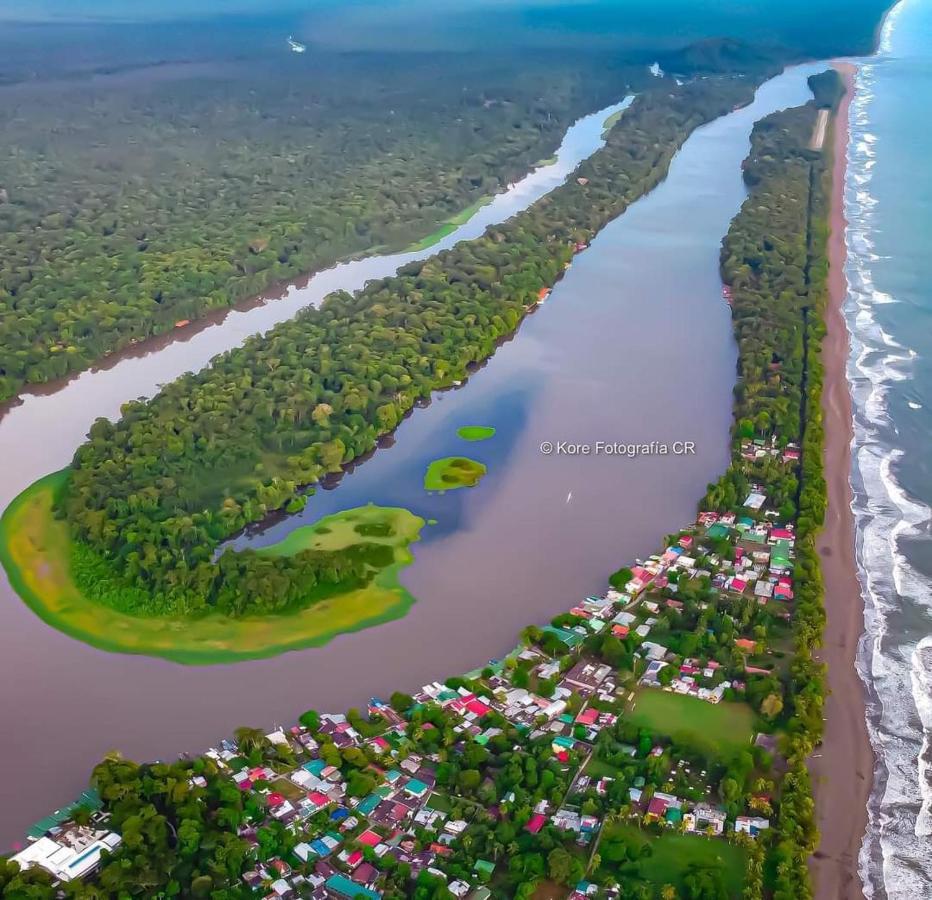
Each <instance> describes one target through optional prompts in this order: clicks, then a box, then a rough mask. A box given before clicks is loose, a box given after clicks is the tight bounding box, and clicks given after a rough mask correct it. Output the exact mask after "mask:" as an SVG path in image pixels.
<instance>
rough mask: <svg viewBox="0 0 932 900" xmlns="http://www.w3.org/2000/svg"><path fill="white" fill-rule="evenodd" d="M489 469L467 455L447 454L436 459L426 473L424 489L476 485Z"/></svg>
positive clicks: (448, 488) (450, 488)
mask: <svg viewBox="0 0 932 900" xmlns="http://www.w3.org/2000/svg"><path fill="white" fill-rule="evenodd" d="M486 471H487V469H486V467H485V466H484V465H483V464H482V463H481V462H477V461H476V460H474V459H469V458H468V457H466V456H445V457H444V458H443V459H435V460H434V461H433V462H432V463H431V464H430V465H429V466H428V467H427V472H426V473H425V474H424V489H425V490H428V491H453V490H456V489H457V488H465V487H475V486H476V485H477V484H478V483H479V482H480V481H481V480H482V476H483V475H485V473H486Z"/></svg>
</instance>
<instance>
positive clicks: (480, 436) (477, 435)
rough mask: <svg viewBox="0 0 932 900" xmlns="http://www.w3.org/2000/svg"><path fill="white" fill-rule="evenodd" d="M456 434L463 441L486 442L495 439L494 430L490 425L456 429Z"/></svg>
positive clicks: (467, 426)
mask: <svg viewBox="0 0 932 900" xmlns="http://www.w3.org/2000/svg"><path fill="white" fill-rule="evenodd" d="M456 433H457V435H459V437H461V438H462V439H463V440H464V441H487V440H488V439H489V438H492V437H495V429H494V428H492V427H491V426H490V425H464V426H463V427H462V428H457V429H456Z"/></svg>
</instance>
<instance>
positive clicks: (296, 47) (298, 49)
mask: <svg viewBox="0 0 932 900" xmlns="http://www.w3.org/2000/svg"><path fill="white" fill-rule="evenodd" d="M288 46H289V47H290V48H291V52H292V53H304V51H305V50H307V47H306V46H305V45H304V44H302V43H301V42H300V41H296V40H295V39H294V38H293V37H292V36H291V35H290V34H289V35H288Z"/></svg>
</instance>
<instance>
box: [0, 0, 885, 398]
mask: <svg viewBox="0 0 932 900" xmlns="http://www.w3.org/2000/svg"><path fill="white" fill-rule="evenodd" d="M885 5H886V0H846V2H844V3H842V2H841V0H819V2H816V3H811V2H802V0H793V2H775V0H756V2H752V3H745V4H737V3H734V2H732V0H706V2H702V3H695V2H692V0H662V2H661V3H659V4H658V3H651V4H647V3H643V2H641V0H588V2H584V3H579V2H575V0H574V2H566V0H562V2H551V0H548V2H541V0H495V2H490V0H479V2H472V0H471V2H465V0H454V2H450V3H448V4H444V8H443V14H442V15H438V14H437V13H436V9H435V4H432V3H431V4H428V3H427V2H426V0H396V2H390V3H382V2H379V3H374V2H372V0H357V2H353V3H345V4H334V3H313V2H312V3H301V4H298V3H294V2H291V0H279V2H277V3H273V4H271V5H270V6H268V7H267V6H266V5H265V4H261V5H260V4H256V3H255V2H253V0H238V2H235V3H233V4H230V3H227V2H223V3H219V2H201V3H197V4H189V3H180V2H169V3H165V2H160V3H154V2H144V3H138V4H133V5H132V6H131V7H127V5H126V4H125V3H118V2H115V0H84V2H80V3H73V2H63V0H46V2H44V3H43V4H42V5H41V9H39V10H37V9H36V8H35V4H29V3H22V2H19V0H0V22H4V21H6V22H7V24H4V27H3V28H2V29H0V85H4V84H6V85H7V87H5V88H2V89H0V134H2V135H3V137H2V138H0V402H2V401H3V400H4V399H8V398H10V397H12V396H15V395H16V394H17V393H18V392H19V391H20V390H21V389H22V387H23V386H24V385H29V384H37V383H45V382H48V381H50V380H54V379H56V378H60V377H62V376H65V375H68V374H71V373H74V372H78V371H81V370H83V369H86V368H88V367H89V366H91V365H92V364H93V363H94V362H96V361H98V360H99V359H101V358H102V357H103V356H105V355H107V354H108V353H112V352H114V351H117V350H120V349H122V348H125V347H127V346H129V345H131V344H134V343H136V342H137V341H139V340H142V339H144V338H146V337H148V336H151V335H153V334H163V333H166V332H170V331H171V329H172V328H173V326H174V324H175V322H177V321H183V320H193V319H196V318H198V317H200V316H202V315H204V314H205V313H207V312H209V311H210V310H216V309H223V308H225V307H228V306H229V305H231V304H233V303H236V302H238V301H242V300H244V299H246V298H249V297H252V296H255V295H256V294H260V293H263V292H265V291H267V290H268V289H269V288H270V287H271V286H273V285H275V284H277V283H280V282H286V281H291V280H294V279H296V278H298V277H300V276H301V275H303V274H306V273H308V272H310V271H313V270H316V269H319V268H322V267H325V266H327V265H329V264H331V263H333V262H334V261H336V260H337V259H340V258H343V257H346V256H348V255H351V254H355V253H360V252H366V251H372V250H374V249H378V248H385V247H390V248H400V247H404V246H406V245H407V244H409V243H411V242H412V241H413V240H417V239H418V238H420V237H422V236H424V235H425V234H429V233H431V232H432V231H433V230H434V229H435V228H436V227H437V225H438V224H440V223H441V222H442V221H444V220H445V219H447V218H448V217H450V216H451V215H453V214H455V213H457V212H459V211H461V210H462V209H465V208H467V207H469V206H470V205H471V204H472V203H473V202H475V201H476V200H477V199H479V198H481V197H482V196H484V195H486V194H488V193H490V192H493V191H496V190H499V189H500V188H501V187H502V186H503V185H505V184H507V183H508V182H509V181H510V180H512V179H514V178H515V177H517V176H518V175H520V174H522V173H523V172H525V171H527V169H528V168H529V167H530V166H531V165H532V164H533V163H534V162H535V161H536V160H538V159H540V158H543V157H546V156H549V155H550V153H551V152H552V151H553V149H554V148H555V146H556V145H557V143H558V141H559V137H560V135H561V134H562V133H563V131H564V130H565V128H566V126H567V125H568V124H569V122H570V121H572V119H573V118H575V117H577V116H578V115H580V114H582V113H585V112H590V111H592V110H593V109H596V108H598V107H599V106H600V105H605V104H607V103H608V102H610V101H614V100H618V99H619V98H620V97H621V95H623V94H624V93H625V91H626V89H627V87H628V86H632V85H634V86H635V87H636V86H637V85H638V83H639V82H640V81H641V80H643V78H644V76H645V72H644V65H645V63H647V62H652V61H654V60H655V59H657V60H659V61H660V62H661V63H662V64H663V66H664V67H665V68H668V69H670V70H671V71H674V72H678V73H683V74H695V73H716V72H722V71H734V70H740V69H744V68H747V67H753V66H755V65H757V64H759V62H760V60H761V59H762V58H767V59H769V60H771V61H776V60H783V61H786V60H792V59H800V58H806V57H813V56H828V55H837V54H843V53H856V52H863V51H867V50H868V49H869V47H870V44H871V41H872V35H873V33H874V30H875V27H876V24H877V21H878V19H879V16H880V13H881V11H882V9H883V8H884V7H885ZM191 20H196V21H191ZM140 22H145V24H144V25H140ZM289 33H294V34H295V35H297V36H298V37H299V38H300V39H301V40H302V41H305V42H307V45H308V52H307V53H305V54H301V55H297V54H293V53H290V52H289V51H288V48H287V45H286V43H285V38H286V36H287V35H288V34H289ZM542 50H543V51H544V52H541V51H542ZM635 66H636V67H637V68H636V69H634V68H632V67H635Z"/></svg>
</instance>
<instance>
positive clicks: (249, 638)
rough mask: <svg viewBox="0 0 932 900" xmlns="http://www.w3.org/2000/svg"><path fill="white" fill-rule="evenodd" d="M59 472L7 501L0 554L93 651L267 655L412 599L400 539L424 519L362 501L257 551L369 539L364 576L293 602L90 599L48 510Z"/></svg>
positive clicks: (27, 595) (45, 615)
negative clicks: (233, 609) (226, 608)
mask: <svg viewBox="0 0 932 900" xmlns="http://www.w3.org/2000/svg"><path fill="white" fill-rule="evenodd" d="M67 479H68V470H63V471H61V472H56V473H55V474H53V475H48V476H47V477H45V478H43V479H41V480H39V481H37V482H36V483H35V484H33V485H31V486H30V487H29V488H27V489H26V490H25V491H24V492H23V493H22V494H20V495H19V496H18V497H17V498H16V499H15V500H14V501H13V503H11V504H10V506H9V507H8V508H7V509H6V511H5V512H4V514H3V516H2V518H0V561H2V563H3V566H4V568H5V569H6V572H7V575H8V577H9V579H10V583H11V584H12V585H13V587H14V589H15V590H16V591H17V593H18V594H19V595H20V596H21V597H22V598H23V600H24V601H25V602H26V604H27V605H28V606H29V608H30V609H32V610H33V612H35V613H36V614H37V615H38V616H39V617H40V618H41V619H43V620H44V621H45V622H47V623H48V624H49V625H52V626H54V627H55V628H57V629H58V630H59V631H63V632H65V633H66V634H68V635H70V636H71V637H74V638H77V639H79V640H82V641H84V642H86V643H88V644H91V645H92V646H95V647H99V648H100V649H102V650H109V651H113V652H119V653H135V654H145V655H149V656H161V657H164V658H166V659H171V660H174V661H175V662H180V663H185V664H189V665H210V664H214V663H227V662H235V661H238V660H244V659H255V658H261V657H267V656H275V655H277V654H279V653H283V652H285V651H287V650H297V649H300V648H303V647H316V646H320V645H322V644H326V643H328V642H329V641H330V640H331V639H332V638H334V637H335V636H336V635H338V634H342V633H345V632H350V631H359V630H361V629H363V628H369V627H372V626H374V625H379V624H381V623H382V622H387V621H390V620H392V619H397V618H400V617H401V616H403V615H405V614H406V613H407V611H408V610H409V609H410V607H411V605H412V604H413V602H414V598H413V597H412V596H411V595H410V594H409V593H408V591H407V590H405V588H404V587H403V586H402V585H401V584H400V583H399V580H398V575H399V573H400V571H401V570H402V569H403V568H404V567H405V566H406V565H408V564H409V563H410V562H411V561H412V559H413V556H412V555H411V552H410V549H409V545H410V544H411V543H412V542H414V541H416V540H418V537H419V535H420V531H421V528H422V527H423V525H424V520H423V519H421V518H419V517H418V516H415V515H414V514H413V513H410V512H408V510H405V509H397V508H390V507H379V506H364V507H359V508H357V509H350V510H346V511H344V512H340V513H336V514H335V515H332V516H327V517H326V518H323V519H321V520H320V521H319V522H316V523H315V524H313V525H309V526H306V527H303V528H298V529H296V530H295V531H293V532H292V533H291V534H289V535H288V536H287V537H286V538H285V539H284V540H282V541H280V542H279V543H277V544H272V545H270V546H268V547H264V548H262V549H261V550H260V551H258V553H257V555H260V556H278V557H282V556H294V555H295V554H298V553H300V552H302V551H305V550H324V551H333V550H343V549H346V548H349V547H357V546H360V547H369V548H373V549H375V550H376V552H375V553H373V554H371V556H370V559H372V560H373V561H375V560H380V561H381V563H382V564H381V565H377V564H370V566H369V570H370V571H369V573H368V577H367V578H364V579H354V580H353V581H347V582H346V583H342V584H335V585H326V586H324V585H320V586H318V587H316V588H314V589H313V590H312V591H311V592H310V594H309V596H307V597H305V598H304V599H305V603H304V604H303V605H302V606H300V607H298V608H293V609H289V610H286V611H284V612H278V613H270V614H266V615H246V616H242V617H236V618H234V617H230V616H226V615H221V614H211V613H208V614H201V615H197V616H193V617H185V616H181V615H167V616H161V615H131V614H129V613H127V612H124V611H122V610H119V609H115V608H113V607H112V606H108V605H104V604H102V603H99V602H96V601H95V600H93V599H90V598H89V597H87V596H86V594H85V592H84V591H82V590H81V588H80V587H79V586H78V584H77V583H76V581H75V577H74V573H73V571H72V559H73V555H74V551H75V547H74V543H73V541H72V539H71V536H70V534H69V532H68V527H67V524H66V523H65V522H64V521H62V520H61V519H58V518H55V516H54V514H53V506H54V503H55V498H56V495H57V494H58V493H59V492H60V491H61V490H62V488H63V487H64V486H65V484H66V482H67Z"/></svg>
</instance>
